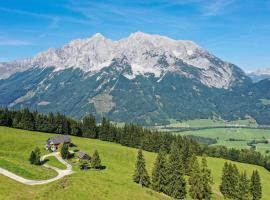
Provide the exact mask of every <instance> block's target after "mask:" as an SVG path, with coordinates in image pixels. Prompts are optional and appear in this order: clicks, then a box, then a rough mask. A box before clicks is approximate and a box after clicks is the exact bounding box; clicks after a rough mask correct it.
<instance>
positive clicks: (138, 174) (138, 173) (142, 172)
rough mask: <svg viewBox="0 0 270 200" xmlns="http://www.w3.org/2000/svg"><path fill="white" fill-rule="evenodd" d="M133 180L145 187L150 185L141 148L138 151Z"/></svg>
mask: <svg viewBox="0 0 270 200" xmlns="http://www.w3.org/2000/svg"><path fill="white" fill-rule="evenodd" d="M133 181H134V182H136V183H139V184H140V185H142V186H145V187H148V186H149V185H150V178H149V176H148V173H147V171H146V168H145V160H144V157H143V154H142V150H141V149H140V150H139V151H138V155H137V162H136V166H135V172H134V175H133Z"/></svg>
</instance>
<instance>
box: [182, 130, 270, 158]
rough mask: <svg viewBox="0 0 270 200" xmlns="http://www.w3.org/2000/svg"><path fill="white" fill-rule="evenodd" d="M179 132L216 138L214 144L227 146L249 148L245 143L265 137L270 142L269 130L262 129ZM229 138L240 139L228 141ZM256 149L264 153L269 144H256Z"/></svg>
mask: <svg viewBox="0 0 270 200" xmlns="http://www.w3.org/2000/svg"><path fill="white" fill-rule="evenodd" d="M179 134H181V135H197V136H201V137H209V138H215V139H217V144H215V145H224V146H226V147H229V148H237V149H243V148H250V146H248V145H247V143H248V142H250V141H252V140H261V139H267V140H268V141H269V142H270V130H263V129H246V128H217V129H204V130H197V131H185V132H179ZM230 138H232V139H237V140H242V141H229V139H230ZM256 150H257V151H260V152H261V153H265V151H266V150H270V144H257V145H256Z"/></svg>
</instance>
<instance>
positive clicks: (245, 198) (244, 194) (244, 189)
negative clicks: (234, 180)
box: [238, 171, 250, 200]
mask: <svg viewBox="0 0 270 200" xmlns="http://www.w3.org/2000/svg"><path fill="white" fill-rule="evenodd" d="M249 186H250V183H249V180H248V178H247V173H246V171H244V172H242V173H241V174H240V177H239V185H238V199H239V200H249V199H250V190H249Z"/></svg>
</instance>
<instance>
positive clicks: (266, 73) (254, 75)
mask: <svg viewBox="0 0 270 200" xmlns="http://www.w3.org/2000/svg"><path fill="white" fill-rule="evenodd" d="M247 74H248V75H249V76H250V78H251V79H252V80H253V81H254V82H258V81H261V80H263V79H266V78H270V68H265V69H258V70H256V71H251V72H248V73H247Z"/></svg>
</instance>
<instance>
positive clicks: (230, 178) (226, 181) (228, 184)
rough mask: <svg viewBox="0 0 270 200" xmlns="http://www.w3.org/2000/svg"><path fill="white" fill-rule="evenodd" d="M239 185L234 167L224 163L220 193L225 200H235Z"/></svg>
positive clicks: (237, 174) (236, 170)
mask: <svg viewBox="0 0 270 200" xmlns="http://www.w3.org/2000/svg"><path fill="white" fill-rule="evenodd" d="M238 184H239V173H238V169H237V167H236V165H235V164H234V165H232V164H231V163H229V164H228V163H227V162H226V163H225V164H224V167H223V171H222V178H221V185H220V192H221V193H222V194H223V196H224V197H225V198H230V199H237V197H238V189H237V186H238Z"/></svg>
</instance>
